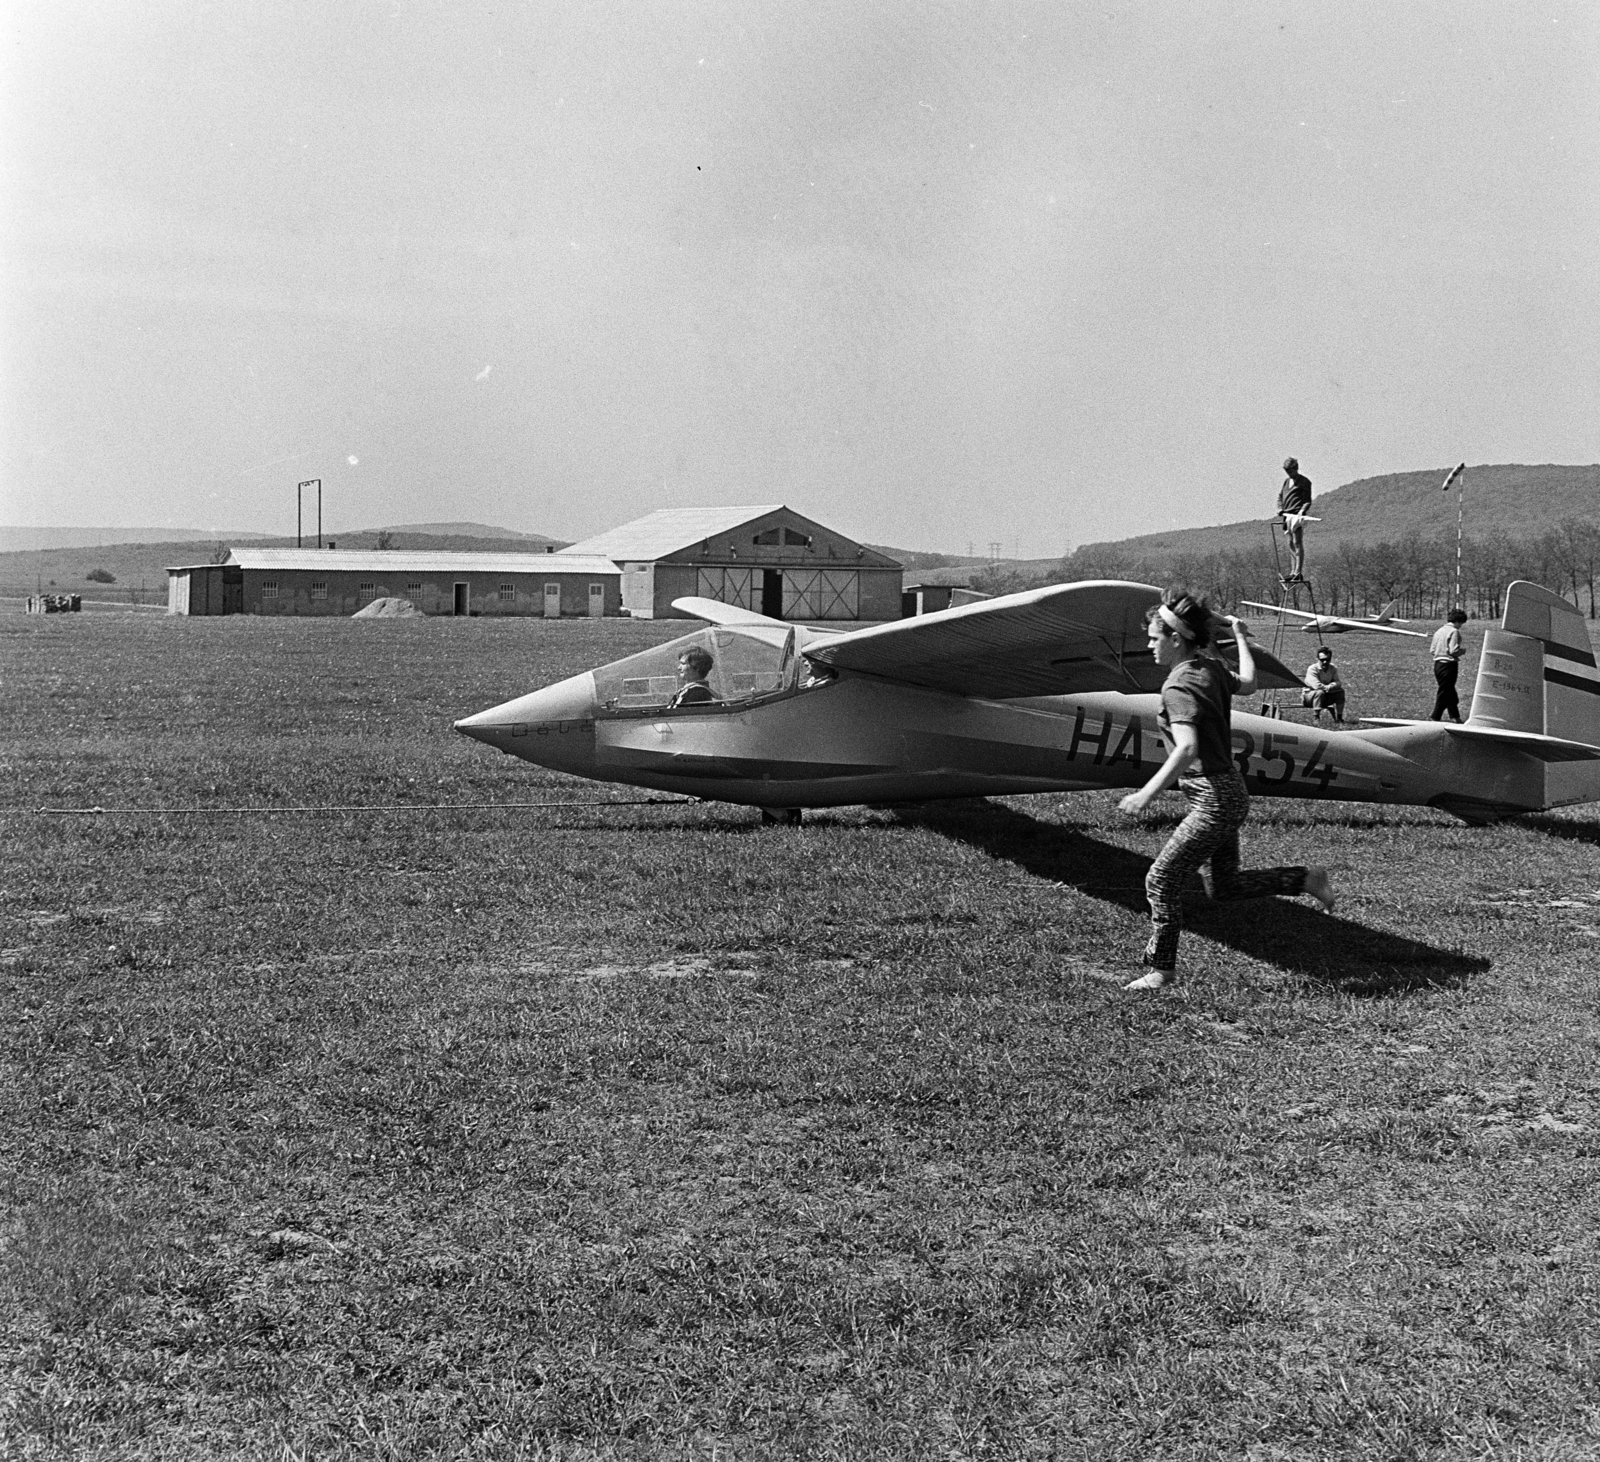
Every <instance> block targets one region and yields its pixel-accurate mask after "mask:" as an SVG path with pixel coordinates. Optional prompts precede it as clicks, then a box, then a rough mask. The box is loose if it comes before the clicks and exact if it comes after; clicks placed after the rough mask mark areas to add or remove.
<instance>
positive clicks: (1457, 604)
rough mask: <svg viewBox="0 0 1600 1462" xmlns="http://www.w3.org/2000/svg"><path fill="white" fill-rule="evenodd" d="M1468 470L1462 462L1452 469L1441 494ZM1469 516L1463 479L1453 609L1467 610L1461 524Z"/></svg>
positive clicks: (1457, 526) (1458, 513)
mask: <svg viewBox="0 0 1600 1462" xmlns="http://www.w3.org/2000/svg"><path fill="white" fill-rule="evenodd" d="M1466 470H1467V464H1466V463H1465V462H1462V463H1460V464H1458V465H1457V466H1455V467H1452V468H1451V469H1450V472H1449V475H1448V476H1447V477H1446V478H1445V480H1444V481H1443V482H1442V483H1441V484H1440V485H1439V491H1440V492H1449V491H1450V484H1451V483H1453V482H1454V481H1455V480H1456V479H1457V478H1458V477H1461V474H1462V473H1463V472H1465V471H1466ZM1466 514H1467V479H1466V478H1465V477H1461V491H1460V492H1459V493H1457V494H1456V597H1455V599H1454V600H1453V601H1452V607H1453V608H1457V609H1465V608H1466V605H1465V604H1464V603H1463V602H1462V599H1461V524H1462V520H1463V519H1464V518H1465V517H1466Z"/></svg>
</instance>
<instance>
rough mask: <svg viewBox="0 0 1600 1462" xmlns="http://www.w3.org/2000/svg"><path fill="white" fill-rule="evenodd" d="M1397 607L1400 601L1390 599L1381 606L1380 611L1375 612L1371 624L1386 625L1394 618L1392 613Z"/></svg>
mask: <svg viewBox="0 0 1600 1462" xmlns="http://www.w3.org/2000/svg"><path fill="white" fill-rule="evenodd" d="M1399 607H1400V601H1399V600H1398V599H1391V600H1390V601H1389V602H1388V603H1387V604H1385V605H1384V606H1383V608H1382V609H1380V610H1379V611H1378V612H1377V614H1376V615H1374V616H1373V623H1375V624H1388V622H1389V621H1390V620H1391V619H1393V618H1394V612H1395V610H1397V609H1398V608H1399Z"/></svg>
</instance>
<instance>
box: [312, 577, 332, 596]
mask: <svg viewBox="0 0 1600 1462" xmlns="http://www.w3.org/2000/svg"><path fill="white" fill-rule="evenodd" d="M311 597H312V598H313V599H326V598H327V597H328V583H327V580H326V579H313V580H312V581H311Z"/></svg>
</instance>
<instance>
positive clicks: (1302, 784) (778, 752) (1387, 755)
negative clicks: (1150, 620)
mask: <svg viewBox="0 0 1600 1462" xmlns="http://www.w3.org/2000/svg"><path fill="white" fill-rule="evenodd" d="M1158 709H1159V697H1158V696H1156V695H1151V694H1143V695H1123V694H1120V693H1117V692H1109V691H1108V692H1095V693H1090V694H1082V695H1067V696H1041V697H1037V698H1030V699H1027V700H1014V701H988V700H980V699H975V698H971V697H966V696H958V695H952V694H949V693H946V692H942V691H934V690H924V689H920V688H918V687H915V686H905V685H896V684H892V683H887V682H883V681H878V680H875V679H873V678H871V677H867V676H853V675H843V676H840V677H839V678H837V679H835V680H832V681H828V682H826V683H824V684H820V685H816V686H813V687H811V688H810V689H806V690H800V691H797V692H795V693H793V694H788V695H781V696H778V697H775V698H774V699H771V700H767V701H765V702H761V703H756V704H748V705H732V706H730V705H696V706H685V707H681V708H679V709H669V708H664V707H663V708H657V709H654V710H650V711H646V712H644V713H623V714H617V713H616V712H614V711H613V712H611V713H609V714H608V712H607V709H606V707H605V706H604V705H603V703H601V701H600V700H599V698H598V697H597V695H596V693H595V688H594V677H593V675H580V676H575V677H573V678H572V679H571V680H567V681H563V682H561V684H559V685H556V686H551V687H549V688H548V689H547V690H543V691H535V692H534V693H533V694H532V695H528V696H524V697H522V698H520V699H519V700H516V701H512V702H508V703H507V704H506V705H505V706H501V707H496V708H495V709H494V710H492V711H486V712H484V713H483V714H482V715H480V716H475V717H472V718H470V719H469V720H467V721H464V722H462V723H460V727H459V729H461V730H462V731H464V732H465V733H466V734H468V735H470V736H473V737H475V738H476V739H478V740H480V741H484V742H486V743H488V744H489V745H492V746H495V747H498V748H499V749H500V750H502V751H505V752H508V753H509V754H511V755H513V756H518V757H521V758H523V759H524V760H526V761H530V762H533V763H535V764H537V765H540V766H545V767H550V768H553V769H555V770H558V771H563V772H569V773H572V774H574V775H577V776H581V777H590V778H594V779H596V780H600V781H608V782H620V783H625V784H627V785H631V786H637V787H649V788H653V789H655V790H658V791H663V792H675V793H681V794H684V795H688V796H694V797H704V798H710V799H714V800H717V801H723V802H737V803H744V804H747V805H750V806H756V807H772V808H777V807H836V806H843V805H848V804H852V803H864V802H870V803H887V802H909V801H928V800H933V799H937V798H942V797H974V796H976V797H982V796H996V795H1005V794H1019V793H1031V792H1065V791H1083V790H1088V789H1091V788H1101V787H1136V786H1139V785H1141V784H1142V783H1143V782H1144V781H1146V780H1147V779H1148V778H1149V777H1150V775H1151V774H1152V773H1153V772H1154V771H1155V769H1156V768H1157V767H1158V766H1160V764H1161V762H1162V761H1163V760H1164V759H1165V757H1166V755H1167V750H1168V748H1167V745H1166V743H1165V741H1164V740H1163V739H1162V736H1161V733H1160V730H1159V729H1158V726H1157V723H1156V713H1157V711H1158ZM1233 750H1234V758H1235V760H1236V762H1237V763H1238V765H1239V768H1240V771H1241V772H1242V773H1243V774H1244V776H1245V779H1246V784H1247V785H1248V786H1249V788H1250V790H1251V792H1252V793H1256V794H1258V795H1265V796H1273V797H1301V798H1313V799H1316V800H1319V801H1359V802H1393V803H1434V804H1436V805H1440V806H1446V807H1449V808H1450V810H1452V811H1461V808H1459V807H1456V806H1453V805H1452V803H1454V802H1460V801H1462V799H1459V798H1456V797H1453V796H1452V789H1459V788H1461V787H1464V786H1471V787H1473V788H1475V790H1476V792H1477V794H1478V795H1476V796H1475V797H1474V798H1472V799H1467V800H1468V801H1470V802H1471V803H1473V804H1476V803H1479V802H1482V803H1484V804H1485V807H1488V806H1489V805H1490V804H1492V805H1494V806H1495V807H1497V808H1498V809H1499V811H1500V813H1501V814H1502V815H1503V813H1504V812H1507V811H1512V810H1527V809H1530V808H1534V807H1537V806H1539V805H1540V791H1541V784H1540V783H1539V780H1538V775H1537V772H1538V763H1537V762H1535V761H1534V760H1533V759H1532V758H1523V757H1517V758H1513V759H1512V760H1514V761H1515V762H1517V763H1525V764H1526V765H1525V766H1523V767H1520V768H1511V769H1509V771H1508V766H1507V758H1506V757H1505V755H1504V754H1503V753H1490V752H1489V751H1488V750H1487V749H1485V748H1481V747H1474V746H1465V745H1456V744H1454V743H1452V742H1451V741H1449V739H1448V738H1446V737H1445V736H1443V734H1442V728H1440V733H1439V734H1429V733H1428V732H1427V730H1426V728H1388V729H1384V730H1379V731H1324V730H1321V729H1319V728H1317V727H1315V726H1305V725H1301V724H1298V723H1295V722H1290V721H1284V720H1280V719H1278V718H1276V717H1267V716H1259V715H1251V714H1249V713H1245V712H1240V711H1238V710H1235V712H1234V715H1233ZM1519 770H1520V771H1521V772H1523V773H1525V774H1526V775H1525V776H1519V775H1517V774H1516V773H1517V772H1518V771H1519ZM1471 810H1472V809H1471V808H1468V809H1467V811H1471Z"/></svg>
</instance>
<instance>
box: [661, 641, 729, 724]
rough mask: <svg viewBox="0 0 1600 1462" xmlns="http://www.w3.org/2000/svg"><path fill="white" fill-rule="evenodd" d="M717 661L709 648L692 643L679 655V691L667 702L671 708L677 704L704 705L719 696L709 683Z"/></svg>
mask: <svg viewBox="0 0 1600 1462" xmlns="http://www.w3.org/2000/svg"><path fill="white" fill-rule="evenodd" d="M714 663H715V662H714V661H713V660H712V658H711V652H710V651H709V650H705V649H702V648H701V647H700V646H699V645H690V646H689V648H688V649H687V650H685V651H684V652H683V653H682V654H681V655H679V656H678V693H677V694H676V695H675V696H673V698H672V699H671V700H670V701H669V702H668V703H667V707H668V709H669V710H671V709H673V708H675V707H677V706H703V705H705V704H706V703H707V702H709V701H714V700H716V698H717V693H716V692H715V691H714V690H712V688H711V686H710V684H709V683H708V682H709V681H710V678H711V667H712V665H713V664H714Z"/></svg>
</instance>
